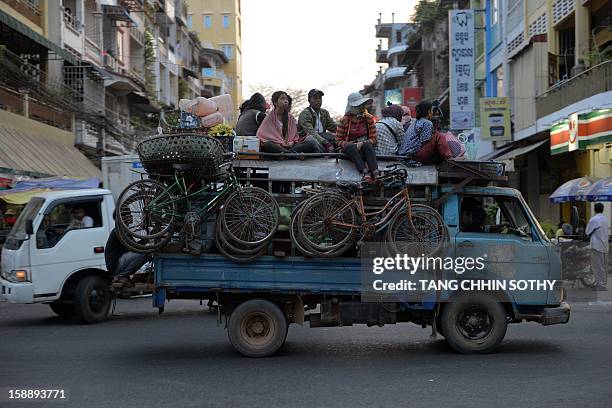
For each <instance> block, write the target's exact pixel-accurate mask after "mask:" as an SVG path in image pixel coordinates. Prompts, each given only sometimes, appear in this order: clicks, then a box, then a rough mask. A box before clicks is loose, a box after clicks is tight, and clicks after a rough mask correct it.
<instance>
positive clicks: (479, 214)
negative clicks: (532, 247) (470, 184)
mask: <svg viewBox="0 0 612 408" xmlns="http://www.w3.org/2000/svg"><path fill="white" fill-rule="evenodd" d="M486 219H487V213H486V211H485V210H484V209H483V208H482V207H473V208H472V222H471V224H469V225H468V226H467V227H465V228H464V229H463V232H488V233H492V234H495V233H498V232H500V231H502V230H503V229H505V228H510V224H508V223H502V224H499V225H485V220H486Z"/></svg>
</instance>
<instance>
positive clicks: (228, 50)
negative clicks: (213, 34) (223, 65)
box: [221, 45, 234, 59]
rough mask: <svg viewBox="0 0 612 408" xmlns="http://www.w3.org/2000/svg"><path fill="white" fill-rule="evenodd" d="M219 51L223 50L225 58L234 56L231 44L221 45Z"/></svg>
mask: <svg viewBox="0 0 612 408" xmlns="http://www.w3.org/2000/svg"><path fill="white" fill-rule="evenodd" d="M221 51H223V53H224V54H225V56H226V57H227V59H232V58H234V47H232V46H231V45H222V46H221Z"/></svg>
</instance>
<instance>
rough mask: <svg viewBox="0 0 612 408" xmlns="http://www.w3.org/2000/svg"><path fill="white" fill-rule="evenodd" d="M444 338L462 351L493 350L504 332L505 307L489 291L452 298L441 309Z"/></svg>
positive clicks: (472, 352)
mask: <svg viewBox="0 0 612 408" xmlns="http://www.w3.org/2000/svg"><path fill="white" fill-rule="evenodd" d="M441 323H442V332H443V333H444V337H445V338H446V341H447V342H448V343H449V344H450V345H451V346H452V347H453V348H454V349H455V350H457V351H458V352H460V353H463V354H484V353H489V352H491V351H493V350H494V349H495V348H496V347H497V346H498V345H499V343H501V341H502V340H503V339H504V336H505V335H506V328H507V322H506V311H505V310H504V308H503V306H502V305H501V304H500V303H499V301H498V300H497V299H495V298H494V297H493V296H491V295H488V294H478V293H465V294H461V295H459V296H458V297H456V298H455V299H451V300H450V303H448V304H447V305H446V306H445V307H444V310H443V311H442V319H441Z"/></svg>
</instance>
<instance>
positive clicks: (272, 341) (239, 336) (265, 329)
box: [227, 299, 287, 357]
mask: <svg viewBox="0 0 612 408" xmlns="http://www.w3.org/2000/svg"><path fill="white" fill-rule="evenodd" d="M227 334H228V337H229V340H230V342H231V343H232V346H234V348H235V349H236V351H238V352H239V353H240V354H242V355H243V356H246V357H267V356H270V355H272V354H274V353H276V352H277V351H278V350H279V349H280V348H281V347H282V346H283V344H284V343H285V339H286V337H287V319H286V318H285V315H284V314H283V312H282V311H281V310H280V309H279V308H278V306H276V305H275V304H274V303H272V302H269V301H267V300H263V299H252V300H248V301H246V302H244V303H242V304H241V305H240V306H238V307H237V308H236V309H235V310H234V312H233V313H232V315H231V316H230V321H229V326H228V329H227Z"/></svg>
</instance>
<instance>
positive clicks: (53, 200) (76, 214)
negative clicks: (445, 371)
mask: <svg viewBox="0 0 612 408" xmlns="http://www.w3.org/2000/svg"><path fill="white" fill-rule="evenodd" d="M113 211H114V200H113V196H112V195H111V192H110V191H109V190H104V189H85V190H70V191H53V192H48V193H41V194H39V195H36V196H34V197H32V198H31V199H30V201H29V202H28V204H27V205H26V207H25V208H24V210H23V211H22V213H21V215H20V216H19V218H18V219H17V222H16V223H15V225H14V227H13V229H12V230H11V232H10V233H9V235H8V236H7V239H6V243H5V245H4V247H3V248H2V266H1V276H0V290H1V291H0V298H3V299H6V300H7V301H9V302H12V303H45V304H49V306H50V307H51V309H52V310H53V311H54V312H55V313H57V314H58V315H61V316H74V317H76V318H78V319H79V320H81V321H83V322H86V323H95V322H99V321H102V320H105V319H106V318H107V317H108V312H109V310H110V305H111V299H112V296H111V289H110V281H111V276H110V275H109V273H108V272H107V270H106V266H105V261H104V246H105V244H106V241H107V239H108V236H109V234H110V232H111V230H112V229H113V228H114V221H113Z"/></svg>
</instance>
